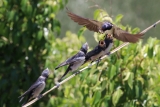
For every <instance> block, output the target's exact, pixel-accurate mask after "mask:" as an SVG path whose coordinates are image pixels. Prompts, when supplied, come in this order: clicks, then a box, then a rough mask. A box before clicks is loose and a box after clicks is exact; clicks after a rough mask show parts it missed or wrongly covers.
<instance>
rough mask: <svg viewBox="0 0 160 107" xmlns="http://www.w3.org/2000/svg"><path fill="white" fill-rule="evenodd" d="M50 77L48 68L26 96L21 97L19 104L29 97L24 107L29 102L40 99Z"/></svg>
mask: <svg viewBox="0 0 160 107" xmlns="http://www.w3.org/2000/svg"><path fill="white" fill-rule="evenodd" d="M48 76H49V69H48V68H47V69H45V70H44V71H43V72H42V74H41V76H40V77H39V78H38V79H37V81H36V82H35V83H34V84H33V85H32V86H31V87H30V88H29V89H28V90H27V91H26V92H25V93H24V94H22V95H21V96H20V97H19V98H21V99H20V101H19V102H21V101H22V100H23V98H24V97H25V96H27V99H26V101H25V102H24V103H23V104H22V105H24V104H26V103H27V102H28V101H29V100H31V99H33V98H36V97H40V93H41V92H42V91H43V89H44V88H45V85H46V83H45V81H46V79H47V78H48Z"/></svg>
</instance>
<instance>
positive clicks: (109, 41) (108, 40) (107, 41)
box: [97, 34, 113, 67]
mask: <svg viewBox="0 0 160 107" xmlns="http://www.w3.org/2000/svg"><path fill="white" fill-rule="evenodd" d="M104 42H105V44H106V48H105V50H104V53H103V54H102V56H101V57H103V56H104V55H110V50H111V48H112V47H113V38H112V37H111V36H108V34H106V35H105V39H104ZM101 57H100V58H98V59H97V67H98V65H99V62H100V61H101Z"/></svg>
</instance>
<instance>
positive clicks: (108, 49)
mask: <svg viewBox="0 0 160 107" xmlns="http://www.w3.org/2000/svg"><path fill="white" fill-rule="evenodd" d="M112 46H113V43H110V44H109V45H108V47H107V48H106V49H105V54H107V53H108V52H110V50H111V48H112Z"/></svg>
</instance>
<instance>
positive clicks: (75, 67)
mask: <svg viewBox="0 0 160 107" xmlns="http://www.w3.org/2000/svg"><path fill="white" fill-rule="evenodd" d="M84 61H85V58H84V60H81V61H77V62H75V63H74V64H73V65H72V66H71V71H75V70H77V69H78V68H79V67H80V66H81V65H82V64H83V63H84Z"/></svg>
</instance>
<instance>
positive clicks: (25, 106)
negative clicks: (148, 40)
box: [22, 20, 160, 107]
mask: <svg viewBox="0 0 160 107" xmlns="http://www.w3.org/2000/svg"><path fill="white" fill-rule="evenodd" d="M159 23H160V20H158V21H157V22H156V23H154V24H153V25H151V26H149V27H148V28H146V29H145V30H143V31H142V32H140V33H146V32H147V31H148V30H150V29H151V28H154V27H155V26H156V25H157V24H159ZM127 45H129V42H125V43H123V44H122V45H120V46H118V47H117V48H115V49H114V50H112V51H111V54H113V53H115V52H116V51H118V50H120V49H121V48H123V47H125V46H127ZM106 57H107V55H105V56H103V57H102V58H101V59H104V58H106ZM95 64H96V62H93V63H92V64H91V66H93V65H95ZM87 68H89V67H88V66H86V67H84V68H82V69H81V70H79V71H78V72H76V73H74V74H72V75H71V76H69V77H68V78H66V79H65V80H63V81H61V82H60V83H59V85H62V84H64V83H65V82H67V81H68V80H70V79H72V78H73V77H75V76H76V75H77V74H79V73H81V72H82V71H84V70H86V69H87ZM58 87H59V86H57V85H55V86H54V87H52V88H51V89H50V90H48V91H46V92H45V93H43V94H42V97H43V96H45V95H46V94H48V93H49V92H51V91H52V90H54V89H55V88H58ZM42 97H41V98H42ZM39 99H40V98H35V99H33V100H31V101H30V102H28V103H27V104H25V105H23V106H22V107H27V106H30V105H31V104H33V103H34V102H36V101H37V100H39Z"/></svg>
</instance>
